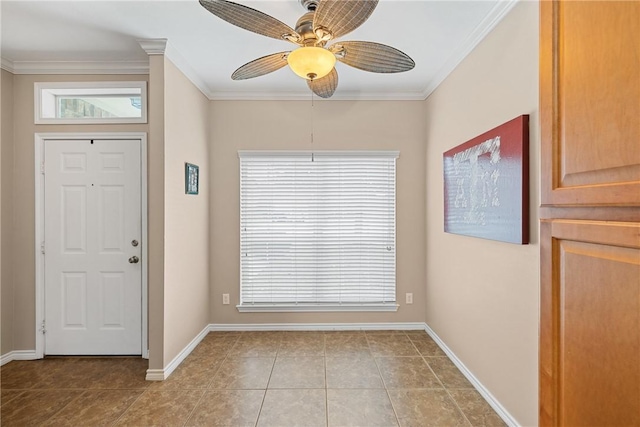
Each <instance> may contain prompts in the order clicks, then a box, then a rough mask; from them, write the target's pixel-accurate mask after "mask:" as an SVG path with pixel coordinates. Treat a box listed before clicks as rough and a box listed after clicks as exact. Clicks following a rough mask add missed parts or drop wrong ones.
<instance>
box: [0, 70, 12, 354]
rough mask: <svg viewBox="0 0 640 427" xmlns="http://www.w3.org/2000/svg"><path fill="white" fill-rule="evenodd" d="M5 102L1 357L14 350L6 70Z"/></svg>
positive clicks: (0, 162)
mask: <svg viewBox="0 0 640 427" xmlns="http://www.w3.org/2000/svg"><path fill="white" fill-rule="evenodd" d="M0 83H1V84H0V87H1V89H0V91H1V92H2V93H1V95H2V96H1V98H2V105H1V107H0V110H1V115H2V116H1V126H2V135H1V136H0V194H1V199H0V228H1V230H2V234H0V241H1V245H0V300H1V307H0V311H1V313H2V314H1V317H2V318H1V320H0V321H1V322H2V330H0V336H1V339H0V354H6V353H8V352H10V351H12V350H13V277H12V275H13V266H12V263H11V260H10V256H11V234H10V230H11V229H12V228H13V225H12V222H13V213H12V210H11V205H12V201H11V198H12V195H13V185H12V183H13V74H11V73H8V72H6V71H5V70H2V77H0Z"/></svg>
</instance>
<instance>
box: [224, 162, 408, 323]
mask: <svg viewBox="0 0 640 427" xmlns="http://www.w3.org/2000/svg"><path fill="white" fill-rule="evenodd" d="M238 154H239V157H240V270H241V271H240V273H241V274H240V276H241V277H240V282H241V283H240V299H241V300H240V305H238V306H237V307H238V310H239V311H338V310H345V311H395V310H397V305H396V270H395V268H396V266H395V265H396V242H395V238H396V234H395V232H396V227H395V218H396V217H395V214H396V212H395V201H396V158H397V157H398V152H396V151H384V152H379V151H376V152H371V151H358V152H340V151H336V152H328V151H320V152H314V153H311V152H278V151H240V152H239V153H238Z"/></svg>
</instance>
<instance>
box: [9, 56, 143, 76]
mask: <svg viewBox="0 0 640 427" xmlns="http://www.w3.org/2000/svg"><path fill="white" fill-rule="evenodd" d="M2 69H3V70H7V71H9V72H10V73H12V74H148V73H149V62H148V61H10V60H8V59H6V58H2Z"/></svg>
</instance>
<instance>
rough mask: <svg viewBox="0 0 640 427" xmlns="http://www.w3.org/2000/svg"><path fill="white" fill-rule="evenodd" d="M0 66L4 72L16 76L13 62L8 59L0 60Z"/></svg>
mask: <svg viewBox="0 0 640 427" xmlns="http://www.w3.org/2000/svg"><path fill="white" fill-rule="evenodd" d="M0 60H1V61H0V66H1V67H2V69H3V70H5V71H8V72H10V73H11V74H15V70H14V69H13V61H11V60H9V59H7V58H0Z"/></svg>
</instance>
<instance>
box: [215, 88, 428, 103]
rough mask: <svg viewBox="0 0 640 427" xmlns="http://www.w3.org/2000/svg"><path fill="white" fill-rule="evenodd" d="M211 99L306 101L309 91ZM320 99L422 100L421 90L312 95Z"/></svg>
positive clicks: (223, 94) (225, 95)
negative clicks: (328, 97)
mask: <svg viewBox="0 0 640 427" xmlns="http://www.w3.org/2000/svg"><path fill="white" fill-rule="evenodd" d="M209 99H211V100H212V101H308V100H309V99H311V93H310V92H309V91H306V90H301V91H296V92H212V93H211V95H210V96H209ZM313 100H314V102H316V101H320V102H324V101H423V100H424V96H423V94H422V92H419V91H416V92H349V91H345V92H340V93H336V94H335V95H333V96H332V97H331V99H323V98H320V97H318V96H314V98H313Z"/></svg>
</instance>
